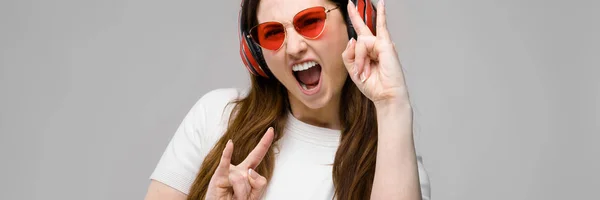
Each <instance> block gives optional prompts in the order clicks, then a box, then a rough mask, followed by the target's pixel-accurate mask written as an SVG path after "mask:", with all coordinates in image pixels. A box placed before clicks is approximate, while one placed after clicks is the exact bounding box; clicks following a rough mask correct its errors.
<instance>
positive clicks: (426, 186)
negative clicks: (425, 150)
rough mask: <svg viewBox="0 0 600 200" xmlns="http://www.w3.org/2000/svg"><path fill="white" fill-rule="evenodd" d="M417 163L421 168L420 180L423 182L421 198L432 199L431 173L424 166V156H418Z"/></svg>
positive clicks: (424, 199)
mask: <svg viewBox="0 0 600 200" xmlns="http://www.w3.org/2000/svg"><path fill="white" fill-rule="evenodd" d="M417 165H418V169H419V182H420V184H421V198H422V199H423V200H430V199H431V184H430V182H429V175H428V174H427V171H426V170H425V167H424V166H423V158H422V157H421V156H417Z"/></svg>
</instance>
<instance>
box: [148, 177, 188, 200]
mask: <svg viewBox="0 0 600 200" xmlns="http://www.w3.org/2000/svg"><path fill="white" fill-rule="evenodd" d="M186 198H187V195H186V194H184V193H183V192H181V191H179V190H176V189H174V188H172V187H169V186H168V185H165V184H163V183H161V182H158V181H156V180H152V181H151V182H150V186H148V192H147V193H146V198H144V199H145V200H185V199H186Z"/></svg>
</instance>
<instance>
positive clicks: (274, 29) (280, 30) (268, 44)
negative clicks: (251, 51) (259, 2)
mask: <svg viewBox="0 0 600 200" xmlns="http://www.w3.org/2000/svg"><path fill="white" fill-rule="evenodd" d="M250 34H251V35H252V40H254V42H256V43H257V44H258V45H260V46H261V47H263V48H265V49H269V50H277V49H279V47H280V46H281V45H282V44H283V41H284V40H285V29H284V27H283V25H282V24H281V23H278V22H266V23H262V24H259V25H257V26H255V27H254V28H252V29H251V30H250Z"/></svg>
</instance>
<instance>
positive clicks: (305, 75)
mask: <svg viewBox="0 0 600 200" xmlns="http://www.w3.org/2000/svg"><path fill="white" fill-rule="evenodd" d="M297 73H298V80H300V82H302V83H304V84H305V85H314V84H317V83H319V78H321V66H320V65H317V66H314V67H311V68H310V69H307V70H304V71H299V72H297Z"/></svg>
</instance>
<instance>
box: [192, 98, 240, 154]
mask: <svg viewBox="0 0 600 200" xmlns="http://www.w3.org/2000/svg"><path fill="white" fill-rule="evenodd" d="M244 93H245V92H244V90H240V89H237V88H219V89H214V90H210V91H208V92H207V93H205V94H204V95H202V97H200V99H198V100H197V101H196V103H195V104H194V106H193V107H192V109H191V110H190V111H189V112H190V113H188V116H193V118H194V120H193V121H191V122H190V123H194V124H195V127H196V128H198V129H199V130H197V132H198V133H201V134H202V136H200V137H204V138H200V139H201V140H204V141H202V142H203V143H205V145H207V144H206V143H208V144H212V143H214V142H215V141H216V140H217V139H218V138H219V137H220V136H221V135H222V133H224V132H225V130H226V128H227V125H228V121H229V116H230V115H231V111H232V110H233V107H234V106H235V101H237V100H239V99H240V98H243V95H244ZM207 146H210V145H207Z"/></svg>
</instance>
